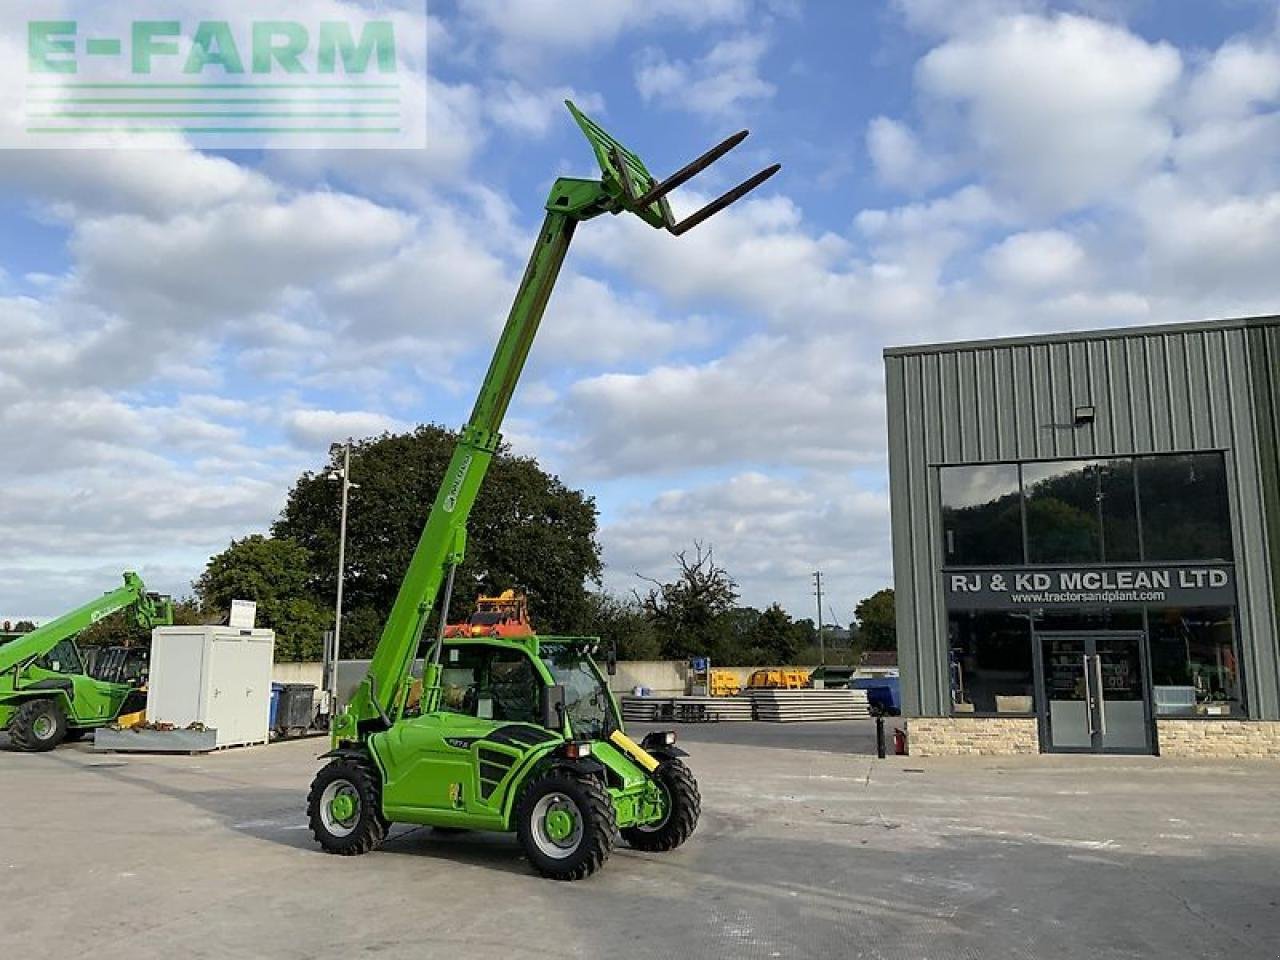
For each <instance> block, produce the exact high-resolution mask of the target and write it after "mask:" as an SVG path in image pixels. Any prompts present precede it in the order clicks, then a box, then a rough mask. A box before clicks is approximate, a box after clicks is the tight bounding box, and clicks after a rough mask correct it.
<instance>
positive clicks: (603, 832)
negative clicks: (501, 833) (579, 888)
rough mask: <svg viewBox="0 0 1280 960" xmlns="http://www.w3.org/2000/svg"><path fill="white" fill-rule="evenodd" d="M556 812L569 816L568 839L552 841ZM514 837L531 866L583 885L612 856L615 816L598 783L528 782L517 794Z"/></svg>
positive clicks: (557, 778) (554, 778) (555, 776)
mask: <svg viewBox="0 0 1280 960" xmlns="http://www.w3.org/2000/svg"><path fill="white" fill-rule="evenodd" d="M557 813H563V814H566V815H568V816H569V818H570V820H571V822H572V826H571V829H570V832H569V834H568V835H567V836H564V837H561V838H559V839H553V838H552V834H551V832H550V827H549V824H548V817H549V816H552V815H555V814H557ZM561 819H563V818H561ZM516 835H517V836H518V837H519V838H520V844H521V846H523V847H524V852H525V855H526V856H527V857H528V858H529V862H530V863H531V864H533V867H534V869H535V870H537V871H538V872H539V873H540V874H542V875H543V876H544V877H550V878H551V879H552V880H582V879H583V878H585V877H589V876H591V874H593V873H595V872H596V871H597V870H599V869H600V868H601V867H602V866H604V864H605V861H606V860H608V859H609V855H610V854H611V853H613V845H614V842H615V840H616V838H617V836H618V817H617V814H616V813H615V812H614V809H613V801H612V800H611V799H610V798H609V793H608V791H606V790H605V788H604V787H603V786H602V785H601V784H600V782H599V781H598V780H594V779H591V778H589V777H574V776H570V775H569V774H565V773H550V774H548V775H547V776H545V777H542V778H540V779H538V780H535V781H533V782H532V783H530V784H529V785H528V786H527V787H526V788H525V790H524V793H523V794H522V795H521V797H520V803H519V804H518V805H517V807H516Z"/></svg>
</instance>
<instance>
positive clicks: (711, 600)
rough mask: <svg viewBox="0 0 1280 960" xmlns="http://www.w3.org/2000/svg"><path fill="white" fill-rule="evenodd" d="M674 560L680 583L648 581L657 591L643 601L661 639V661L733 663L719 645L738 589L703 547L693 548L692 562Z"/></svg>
mask: <svg viewBox="0 0 1280 960" xmlns="http://www.w3.org/2000/svg"><path fill="white" fill-rule="evenodd" d="M675 559H676V563H677V564H678V565H679V568H680V569H679V573H678V575H677V577H676V579H675V580H673V581H670V582H667V583H663V582H660V581H658V580H653V579H649V582H650V583H651V584H653V586H652V587H651V588H650V589H649V591H648V593H647V594H645V596H643V597H640V598H639V599H640V601H641V603H642V604H643V606H644V610H645V613H646V614H647V615H648V617H649V620H650V622H652V623H653V625H654V628H655V629H656V631H657V633H658V639H659V642H660V644H661V650H662V655H663V656H664V657H667V658H669V659H673V660H683V659H686V658H687V657H691V656H711V657H712V658H713V660H714V659H716V658H717V655H719V662H721V663H729V662H731V660H726V659H725V658H724V657H725V653H726V652H727V651H726V650H725V647H724V645H723V643H722V642H721V641H722V638H723V637H724V635H725V633H726V632H727V631H728V630H729V626H728V623H727V620H726V617H727V615H728V614H729V612H730V611H731V610H733V608H734V605H735V603H736V601H737V599H738V585H737V583H735V582H734V580H733V578H732V577H731V576H729V574H728V572H727V571H726V570H725V569H724V568H723V567H719V566H717V565H716V562H715V556H714V552H713V550H712V549H711V548H710V547H706V548H704V547H703V545H702V544H701V543H695V544H694V554H693V556H692V557H690V556H689V552H688V551H687V550H682V551H680V552H679V553H677V554H676V556H675ZM646 579H648V578H646Z"/></svg>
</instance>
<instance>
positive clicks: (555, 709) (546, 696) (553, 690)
mask: <svg viewBox="0 0 1280 960" xmlns="http://www.w3.org/2000/svg"><path fill="white" fill-rule="evenodd" d="M542 725H543V726H544V727H545V728H546V729H548V730H554V731H556V732H559V731H561V730H563V729H564V685H563V684H560V683H557V684H554V685H553V686H550V687H543V688H542Z"/></svg>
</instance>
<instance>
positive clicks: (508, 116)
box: [485, 80, 604, 137]
mask: <svg viewBox="0 0 1280 960" xmlns="http://www.w3.org/2000/svg"><path fill="white" fill-rule="evenodd" d="M566 100H572V101H573V102H574V104H575V105H576V106H577V107H578V108H579V109H581V110H583V111H585V112H586V113H592V114H598V113H601V112H603V110H604V98H603V97H602V96H600V94H598V93H579V92H578V91H576V90H574V88H573V87H565V86H559V87H546V88H543V89H531V88H529V87H526V86H525V85H524V84H522V83H520V82H519V81H518V80H509V81H507V82H506V83H505V84H502V85H500V86H498V87H496V88H495V89H493V90H491V91H490V92H489V93H488V94H487V95H486V97H485V101H486V106H487V109H488V112H489V116H490V117H491V118H492V120H493V123H494V125H495V126H496V127H498V129H500V130H509V131H514V132H515V133H522V134H525V135H526V136H530V137H545V136H546V135H547V134H548V133H550V132H551V129H552V127H553V126H558V125H560V124H562V123H563V122H564V120H565V118H566V117H567V116H568V114H567V113H566V112H565V108H564V102H565V101H566Z"/></svg>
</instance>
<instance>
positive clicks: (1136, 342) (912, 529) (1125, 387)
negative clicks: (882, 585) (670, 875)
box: [885, 317, 1280, 719]
mask: <svg viewBox="0 0 1280 960" xmlns="http://www.w3.org/2000/svg"><path fill="white" fill-rule="evenodd" d="M1278 363H1280V317H1260V318H1251V319H1242V320H1226V321H1213V322H1205V323H1194V324H1172V325H1163V326H1158V327H1139V328H1130V329H1127V330H1106V331H1098V332H1093V333H1081V334H1054V335H1050V336H1046V337H1022V338H1016V339H1009V340H988V341H980V342H973V343H963V344H951V345H945V344H944V345H936V346H924V347H901V348H894V349H890V350H886V351H885V376H886V388H887V393H888V426H889V463H890V474H891V482H890V503H891V510H892V518H893V520H892V522H893V538H894V549H893V556H894V580H895V585H896V587H897V592H898V596H899V604H898V638H899V640H898V643H899V657H900V660H901V664H902V671H903V688H902V694H903V706H904V709H905V711H906V712H907V713H908V714H909V715H911V714H913V715H925V716H931V715H932V716H937V715H942V714H944V713H945V711H946V710H947V709H948V700H949V694H948V689H947V686H948V681H947V671H948V650H947V623H946V611H945V607H944V605H943V599H942V596H941V591H940V587H939V585H940V580H939V578H938V577H937V576H936V575H935V573H936V571H937V569H938V568H939V567H940V566H941V562H940V559H941V531H940V529H939V521H940V516H941V511H940V509H939V503H938V496H939V493H938V483H937V476H936V474H937V469H936V468H937V467H938V466H941V465H948V464H961V463H989V462H999V461H1010V460H1037V459H1045V460H1056V459H1067V458H1073V457H1089V456H1111V455H1126V454H1148V453H1172V452H1184V451H1194V450H1222V451H1224V452H1225V454H1226V460H1227V474H1228V483H1229V489H1230V494H1231V515H1232V533H1233V537H1234V540H1235V544H1236V558H1237V578H1238V584H1239V590H1240V631H1241V637H1242V651H1241V652H1242V655H1243V659H1244V664H1245V672H1246V675H1245V686H1246V696H1247V699H1248V705H1249V713H1250V715H1251V716H1253V717H1255V718H1260V719H1280V649H1278V640H1277V638H1278V637H1280V580H1278V579H1277V578H1280V467H1277V464H1276V456H1277V450H1280V378H1278V377H1277V364H1278ZM1085 405H1091V406H1093V407H1094V408H1095V417H1094V420H1093V422H1092V423H1088V424H1085V425H1082V426H1076V425H1075V423H1074V420H1075V409H1076V408H1077V407H1079V406H1085Z"/></svg>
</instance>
